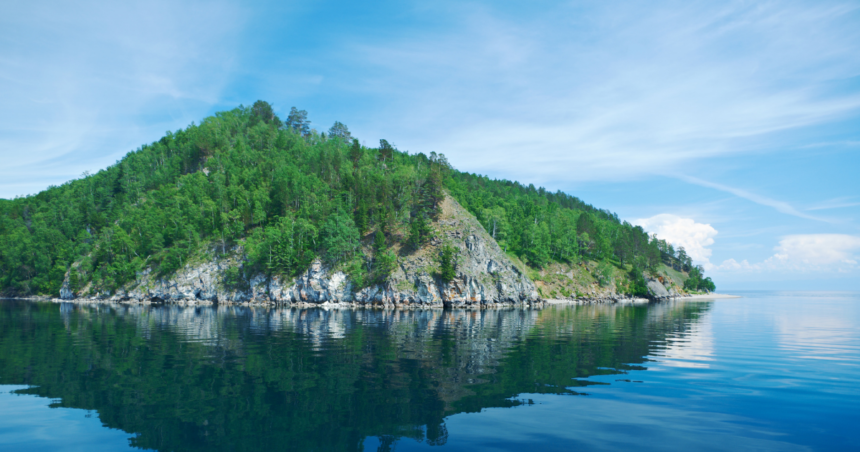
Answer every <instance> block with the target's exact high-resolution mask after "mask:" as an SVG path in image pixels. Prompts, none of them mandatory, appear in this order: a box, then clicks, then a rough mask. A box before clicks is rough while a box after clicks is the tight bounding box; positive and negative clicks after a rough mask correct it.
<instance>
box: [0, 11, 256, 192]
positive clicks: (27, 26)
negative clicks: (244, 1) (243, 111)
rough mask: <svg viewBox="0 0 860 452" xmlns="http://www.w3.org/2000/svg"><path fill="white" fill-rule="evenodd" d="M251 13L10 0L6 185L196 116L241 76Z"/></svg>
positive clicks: (73, 165) (50, 176) (2, 146)
mask: <svg viewBox="0 0 860 452" xmlns="http://www.w3.org/2000/svg"><path fill="white" fill-rule="evenodd" d="M244 17H245V14H244V13H243V11H242V9H241V8H239V7H237V6H236V5H233V4H230V3H227V2H212V3H210V2H164V1H146V2H140V1H138V2H120V3H104V2H75V3H68V2H17V1H9V2H3V3H2V5H0V79H2V81H3V83H0V97H2V98H3V102H2V103H0V153H2V154H0V155H2V159H3V165H2V166H0V180H2V183H0V196H4V197H11V196H13V195H17V194H26V193H34V192H36V191H38V190H39V189H42V188H45V187H46V186H47V185H48V184H57V183H61V182H64V181H65V180H68V179H70V178H73V177H75V176H77V175H79V174H80V173H81V172H82V171H83V170H90V171H95V170H98V169H100V168H101V167H104V166H106V165H107V164H110V163H112V160H111V159H110V157H109V156H114V157H119V156H121V155H123V154H124V153H126V152H129V151H131V150H133V149H135V148H137V147H138V146H140V145H141V144H143V143H146V142H148V141H151V140H153V139H156V138H158V136H160V135H161V134H163V133H164V131H165V130H169V129H174V128H176V127H177V122H178V123H180V124H182V125H183V126H184V125H187V124H188V123H190V122H191V121H193V120H199V119H200V118H201V117H202V115H203V114H204V113H205V112H208V111H209V110H210V109H211V106H212V105H213V104H217V103H218V102H219V101H220V98H221V96H222V92H223V89H224V87H225V86H226V84H227V83H228V82H229V80H230V79H231V77H232V73H233V72H234V70H235V66H234V65H235V58H234V55H235V52H236V51H237V43H236V40H235V37H236V34H237V33H238V32H239V31H240V29H241V27H242V26H243V25H244V24H243V21H244ZM106 157H107V158H106Z"/></svg>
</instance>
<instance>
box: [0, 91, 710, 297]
mask: <svg viewBox="0 0 860 452" xmlns="http://www.w3.org/2000/svg"><path fill="white" fill-rule="evenodd" d="M445 196H451V197H452V198H454V199H455V200H456V201H457V202H459V203H460V204H461V205H462V206H463V207H465V208H466V209H467V210H468V211H469V212H470V213H472V214H473V215H475V217H476V218H477V219H478V220H479V221H480V222H481V224H482V225H483V226H484V228H485V229H486V230H487V232H488V233H489V234H490V235H491V236H492V237H493V239H495V240H496V241H497V242H498V244H499V245H500V247H501V248H502V249H503V250H505V252H506V253H507V254H508V255H509V257H511V258H512V259H513V260H514V261H515V262H519V264H520V265H521V266H525V267H527V269H526V270H527V272H528V275H529V276H530V277H531V278H532V279H533V280H535V282H536V283H537V287H538V288H539V290H540V291H541V295H542V296H544V297H554V296H573V295H574V293H575V292H576V293H577V294H578V292H579V290H580V287H582V285H583V284H585V285H587V284H596V285H599V286H607V285H615V287H617V289H618V291H619V292H624V293H630V294H635V295H644V294H645V293H646V290H647V289H646V287H645V280H644V278H643V274H645V275H648V276H653V277H661V278H662V277H666V278H670V279H673V278H674V281H675V283H676V285H677V286H679V287H678V288H679V289H680V288H681V287H680V286H683V288H684V289H686V290H688V291H698V290H713V289H714V285H713V282H712V281H711V280H710V278H704V276H703V274H702V270H701V268H696V267H694V266H693V265H692V262H691V260H690V259H689V257H688V256H686V254H685V253H684V252H683V249H680V250H678V251H677V252H676V250H674V249H673V248H672V246H671V245H668V244H667V243H666V242H665V241H662V240H658V239H657V238H656V237H651V236H649V235H648V234H647V233H646V232H645V231H644V230H643V229H642V228H641V227H639V226H632V225H630V224H629V223H627V222H622V221H620V220H619V218H618V216H617V215H615V214H613V213H610V212H608V211H606V210H602V209H597V208H595V207H593V206H591V205H589V204H586V203H584V202H583V201H581V200H580V199H578V198H576V197H574V196H570V195H568V194H565V193H562V192H556V193H551V192H548V191H546V190H545V189H544V188H535V187H534V186H533V185H528V186H525V185H522V184H520V183H518V182H512V181H508V180H493V179H489V178H488V177H486V176H480V175H476V174H470V173H466V172H461V171H458V170H456V169H454V168H452V167H451V165H450V164H449V163H448V161H447V159H446V158H445V156H444V154H436V153H431V154H430V155H429V156H427V155H424V154H421V153H418V154H409V153H408V152H401V151H399V150H397V149H396V148H395V147H393V146H392V145H390V144H389V143H388V142H387V141H386V140H380V145H379V147H378V148H368V147H365V146H362V145H360V144H359V141H358V140H357V139H354V138H353V137H352V136H351V134H350V132H349V130H348V128H347V127H346V126H345V125H344V124H341V123H339V122H336V123H335V124H334V125H333V126H332V127H331V128H330V129H329V130H328V131H327V132H323V133H319V132H317V131H316V130H313V129H311V128H310V121H308V119H307V113H306V112H305V111H303V110H297V109H296V108H293V109H292V111H291V112H290V114H289V116H288V117H287V118H286V120H283V121H282V120H281V118H279V117H278V116H277V115H275V114H274V112H273V110H272V107H271V106H270V105H269V104H268V103H266V102H263V101H258V102H256V103H255V104H254V105H253V106H252V107H242V106H240V107H239V108H236V109H234V110H231V111H226V112H221V113H217V114H215V115H214V116H211V117H208V118H206V119H204V120H203V121H202V122H201V123H200V124H199V125H195V124H192V125H191V126H189V127H188V128H186V129H184V130H179V131H176V132H168V133H167V134H166V135H165V136H164V137H163V138H161V139H160V140H158V141H156V142H154V143H152V144H149V145H145V146H142V147H141V148H140V149H138V150H136V151H133V152H130V153H129V154H127V155H126V156H125V157H124V158H122V159H121V160H120V161H118V162H117V163H116V164H114V165H112V166H110V167H108V168H106V169H103V170H101V171H99V172H98V173H96V174H92V175H88V174H85V175H84V176H83V177H82V178H80V179H77V180H72V181H70V182H67V183H65V184H63V185H61V186H58V187H57V186H52V187H50V188H48V189H47V190H45V191H43V192H41V193H39V194H36V195H32V196H27V197H20V198H16V199H13V200H0V294H3V295H6V296H12V295H14V296H25V295H49V296H57V295H58V293H59V290H60V287H61V285H62V284H63V281H64V279H65V278H66V275H67V274H68V279H69V283H70V285H71V289H72V290H73V291H76V290H78V289H80V288H82V287H84V286H89V287H91V288H93V289H95V290H96V291H98V292H101V293H111V292H113V291H115V290H117V289H118V288H120V287H122V286H123V285H125V284H127V283H129V282H131V281H134V280H135V278H136V277H137V275H138V274H139V272H141V271H144V270H145V269H151V270H152V271H154V272H157V274H159V275H163V276H166V275H170V274H173V273H175V272H176V271H177V270H178V269H180V268H182V266H183V265H184V264H185V263H187V262H188V260H189V259H193V258H194V257H195V256H197V255H199V252H200V250H202V249H214V250H218V249H220V250H221V252H226V251H227V250H229V249H233V248H234V247H236V246H237V245H240V246H241V247H242V249H243V250H244V255H245V265H243V266H242V268H241V269H239V268H237V269H232V273H231V272H228V273H229V274H227V275H225V278H227V279H230V278H232V279H235V280H236V281H240V280H241V279H242V278H243V277H246V276H247V274H249V272H252V271H253V272H258V273H263V274H268V275H274V274H278V275H288V276H290V275H298V274H300V273H301V272H303V271H304V270H306V269H307V268H308V266H309V265H311V263H312V262H313V261H314V260H315V259H322V260H324V261H326V262H327V263H328V264H330V265H333V266H337V267H338V268H341V269H343V270H344V271H345V273H346V274H348V275H349V277H350V278H351V279H352V281H353V282H354V284H355V287H363V286H366V285H368V284H372V283H378V282H380V281H384V280H385V279H386V277H387V276H388V274H389V273H390V272H391V271H392V270H393V268H394V266H395V265H396V263H397V259H398V254H399V253H400V254H402V253H408V252H409V250H414V249H417V248H419V247H421V246H423V244H425V243H427V242H428V241H429V240H432V239H433V236H434V227H433V224H434V221H435V220H436V219H437V216H438V215H439V209H440V204H441V202H442V200H443V199H444V198H445ZM450 254H451V250H450V249H443V250H442V251H441V253H440V256H439V258H440V269H441V270H440V271H441V274H440V277H442V278H443V279H445V278H450V276H449V274H450V273H451V272H453V271H454V270H453V269H452V266H453V265H455V263H454V260H452V257H451V255H450ZM673 270H674V271H673ZM677 272H681V273H680V275H681V277H680V279H678V276H677V275H678V273H677ZM670 273H671V274H670ZM560 274H567V275H569V278H568V279H567V280H563V281H562V280H561V279H560V278H559V276H558V275H560ZM673 274H674V275H675V276H673ZM562 279H563V278H562Z"/></svg>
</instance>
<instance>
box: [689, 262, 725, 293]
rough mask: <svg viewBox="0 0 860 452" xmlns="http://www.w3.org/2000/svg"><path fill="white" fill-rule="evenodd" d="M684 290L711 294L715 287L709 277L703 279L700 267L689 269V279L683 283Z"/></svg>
mask: <svg viewBox="0 0 860 452" xmlns="http://www.w3.org/2000/svg"><path fill="white" fill-rule="evenodd" d="M684 289H687V290H695V291H708V292H713V291H714V290H716V289H717V286H716V285H714V282H713V281H711V278H710V277H707V278H706V277H705V275H704V271H703V270H702V268H701V267H699V266H696V267H693V268H692V269H690V277H689V278H687V280H686V281H684Z"/></svg>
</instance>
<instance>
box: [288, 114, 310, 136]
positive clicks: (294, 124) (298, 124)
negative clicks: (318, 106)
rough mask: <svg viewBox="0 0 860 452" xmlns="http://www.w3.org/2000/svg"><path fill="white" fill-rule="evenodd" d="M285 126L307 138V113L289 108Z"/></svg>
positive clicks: (308, 127) (308, 123) (308, 133)
mask: <svg viewBox="0 0 860 452" xmlns="http://www.w3.org/2000/svg"><path fill="white" fill-rule="evenodd" d="M286 126H287V127H288V128H290V129H293V130H295V131H296V132H298V133H300V134H301V135H302V136H305V137H306V136H308V135H310V133H311V122H310V121H308V112H307V111H306V110H299V109H297V108H296V107H292V108H290V115H289V116H287V124H286Z"/></svg>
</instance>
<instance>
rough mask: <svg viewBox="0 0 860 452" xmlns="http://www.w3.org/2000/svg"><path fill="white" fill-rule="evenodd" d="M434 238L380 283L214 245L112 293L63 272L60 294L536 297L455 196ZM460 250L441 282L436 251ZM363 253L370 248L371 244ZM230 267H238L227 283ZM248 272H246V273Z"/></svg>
mask: <svg viewBox="0 0 860 452" xmlns="http://www.w3.org/2000/svg"><path fill="white" fill-rule="evenodd" d="M431 229H432V239H431V240H429V241H428V243H426V244H425V245H424V246H423V247H421V248H420V249H417V250H411V249H408V248H403V249H401V250H400V252H399V253H398V254H399V256H398V259H397V268H396V269H395V270H394V271H393V272H392V273H391V274H390V275H389V276H388V277H387V279H386V280H385V281H384V282H381V283H378V284H371V285H369V286H367V287H357V286H356V284H355V282H354V281H352V280H351V278H350V277H349V275H347V274H346V273H345V272H344V271H343V269H342V268H336V267H335V268H333V267H332V266H331V265H327V264H325V263H323V262H322V261H321V260H319V259H317V260H315V261H313V262H312V263H311V265H310V268H308V269H307V270H306V271H305V272H303V273H302V274H300V275H299V276H298V277H293V278H291V277H282V276H277V275H276V276H267V275H265V274H264V273H256V274H255V273H252V272H253V268H249V269H248V270H249V271H248V272H245V271H244V270H245V268H244V267H245V266H248V265H249V261H248V258H247V254H246V253H245V250H244V248H243V247H241V246H239V247H237V248H235V249H232V250H230V251H229V252H225V253H223V254H221V253H219V252H218V251H219V250H218V249H217V246H216V247H213V249H211V250H209V252H208V253H203V255H201V256H199V257H198V258H197V259H193V260H191V261H189V262H188V263H187V264H186V265H184V266H183V268H181V269H179V270H178V271H177V272H176V273H174V274H172V275H170V276H169V277H165V278H159V277H158V276H157V274H156V273H154V272H152V271H150V270H147V271H144V272H141V273H140V274H139V275H138V278H136V279H135V280H134V281H132V282H130V283H128V284H127V285H125V286H124V287H121V288H119V289H118V290H115V291H112V292H110V293H105V292H99V291H98V290H97V289H96V288H95V287H93V286H91V285H90V286H86V287H84V288H83V289H81V290H79V291H77V292H73V291H72V290H71V288H70V282H69V278H68V276H67V277H66V279H65V281H64V283H63V287H62V288H61V291H60V292H61V298H63V299H73V298H78V297H81V298H89V299H94V300H107V301H134V302H153V301H155V302H180V303H185V304H189V303H190V304H196V303H211V302H219V303H222V304H223V303H228V304H229V303H241V302H257V303H275V304H323V303H337V304H354V305H381V306H409V305H416V306H425V307H433V306H437V307H442V306H453V307H458V306H460V307H468V306H482V307H487V306H490V305H517V304H527V303H534V302H537V301H539V297H538V294H537V291H536V290H535V287H534V284H533V283H532V282H531V281H530V280H529V278H528V277H527V276H526V275H525V274H524V273H523V272H522V271H521V270H520V269H518V268H517V267H516V266H515V265H514V264H513V263H512V262H511V260H510V259H509V258H508V257H507V256H505V254H504V253H503V252H502V250H501V249H500V248H499V246H498V244H496V242H495V241H494V240H493V239H492V237H490V236H489V234H488V233H487V232H486V231H485V230H484V228H483V227H482V226H481V224H480V223H479V222H478V221H477V220H476V219H475V218H474V216H472V215H471V214H470V213H469V212H467V211H466V210H465V209H463V208H462V207H461V206H460V205H459V204H458V203H457V201H455V200H453V199H452V198H450V197H446V198H445V199H444V200H443V201H442V203H441V205H440V214H439V218H438V220H437V221H434V222H433V223H432V225H431ZM445 246H450V247H452V248H454V249H456V250H457V251H456V252H455V258H456V276H455V277H454V278H453V279H452V280H451V281H444V280H443V279H442V278H441V277H440V275H439V262H438V261H439V259H438V256H439V254H440V250H441V249H442V248H443V247H445ZM367 252H368V253H370V252H371V251H370V250H369V249H368V250H367ZM231 270H240V271H238V272H235V274H238V275H242V276H240V277H239V279H240V280H239V281H235V280H233V281H231V280H230V274H231ZM246 275H247V276H246Z"/></svg>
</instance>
